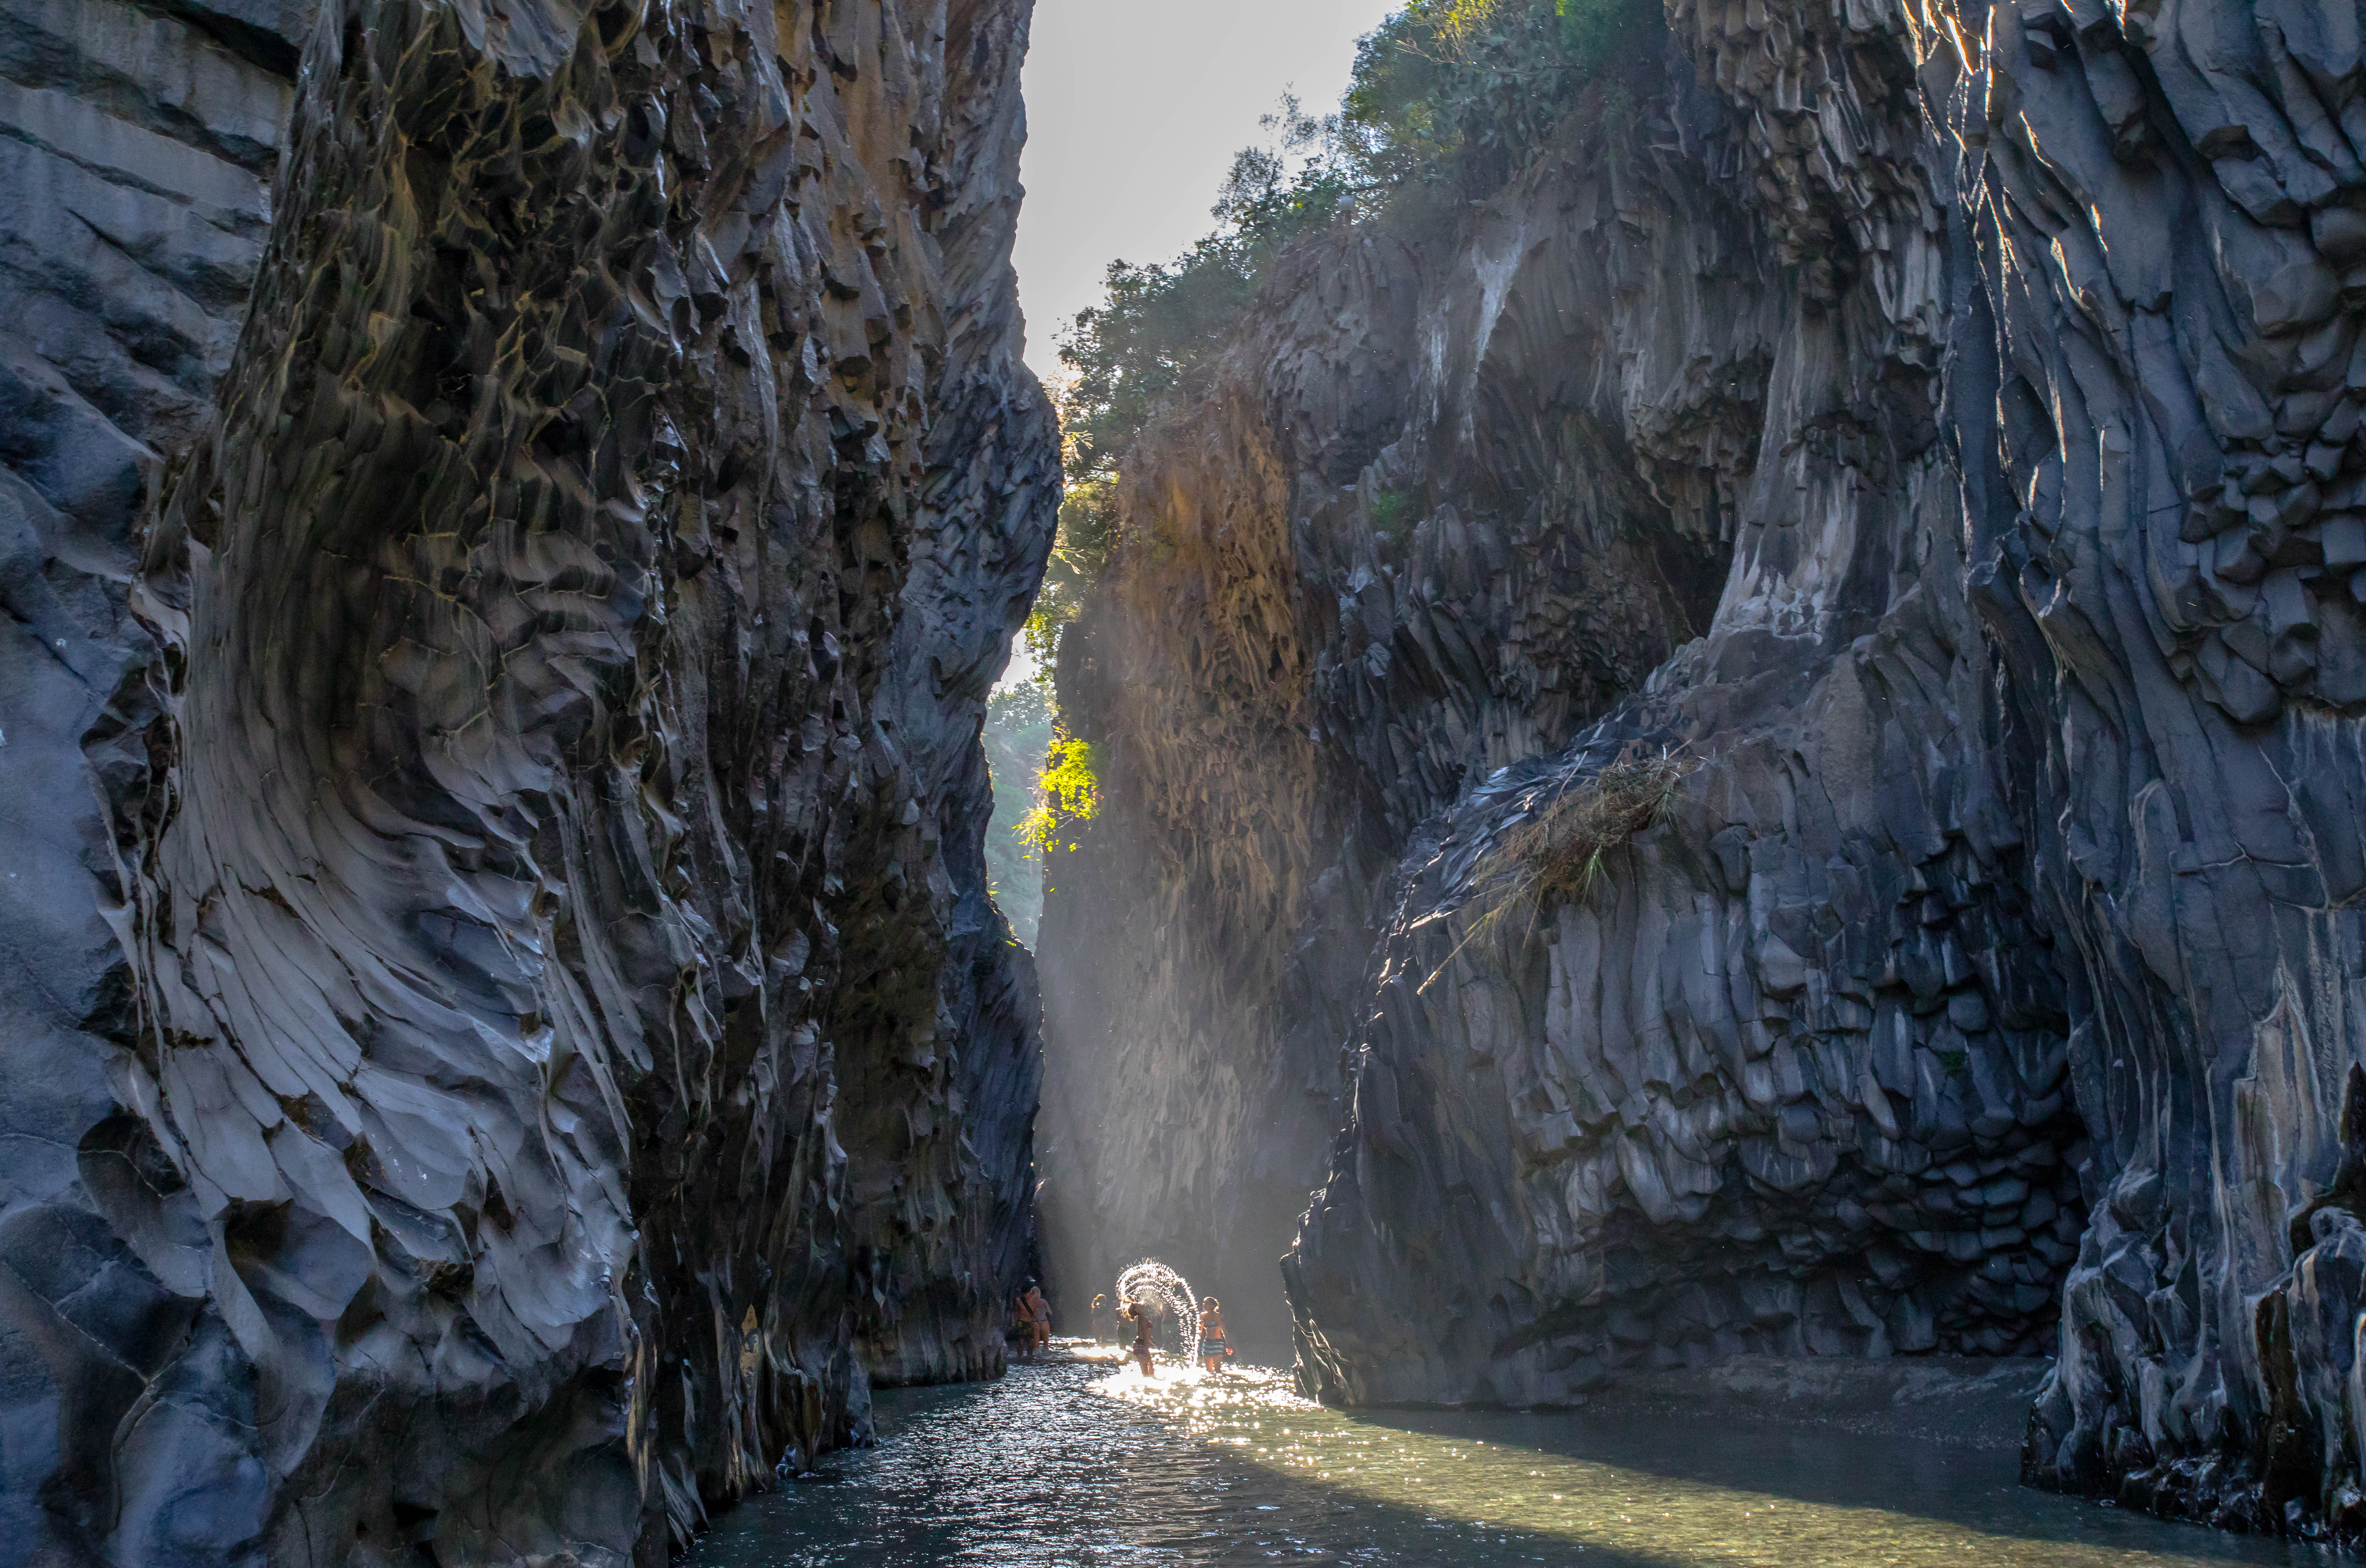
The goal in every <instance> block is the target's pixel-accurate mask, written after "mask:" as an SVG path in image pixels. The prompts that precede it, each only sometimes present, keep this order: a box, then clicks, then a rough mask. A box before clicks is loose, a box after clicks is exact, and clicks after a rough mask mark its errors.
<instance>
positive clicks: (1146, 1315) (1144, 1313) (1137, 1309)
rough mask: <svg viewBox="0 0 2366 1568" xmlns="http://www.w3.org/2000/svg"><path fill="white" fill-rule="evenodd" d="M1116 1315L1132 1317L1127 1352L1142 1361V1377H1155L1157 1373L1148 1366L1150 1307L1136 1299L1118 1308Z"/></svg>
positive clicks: (1122, 1317)
mask: <svg viewBox="0 0 2366 1568" xmlns="http://www.w3.org/2000/svg"><path fill="white" fill-rule="evenodd" d="M1117 1315H1118V1316H1119V1317H1120V1318H1121V1319H1124V1318H1129V1317H1130V1318H1132V1319H1133V1348H1132V1350H1130V1351H1128V1352H1127V1354H1128V1355H1130V1356H1132V1358H1133V1359H1135V1360H1137V1361H1139V1362H1141V1363H1142V1375H1143V1376H1144V1377H1146V1378H1155V1377H1156V1376H1157V1375H1158V1374H1157V1373H1156V1372H1155V1371H1152V1370H1151V1366H1150V1309H1149V1308H1147V1307H1145V1306H1144V1305H1143V1304H1142V1303H1141V1301H1140V1300H1139V1299H1136V1300H1134V1301H1130V1302H1128V1303H1125V1305H1123V1306H1121V1307H1120V1308H1118V1309H1117Z"/></svg>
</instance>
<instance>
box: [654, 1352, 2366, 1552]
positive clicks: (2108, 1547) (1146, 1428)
mask: <svg viewBox="0 0 2366 1568" xmlns="http://www.w3.org/2000/svg"><path fill="white" fill-rule="evenodd" d="M1159 1371H1160V1374H1161V1375H1160V1377H1159V1378H1158V1379H1157V1381H1156V1382H1147V1383H1146V1382H1144V1380H1143V1379H1142V1377H1141V1375H1140V1374H1139V1373H1137V1372H1135V1371H1132V1370H1131V1369H1127V1370H1122V1371H1121V1370H1119V1369H1117V1368H1116V1367H1115V1366H1114V1365H1113V1364H1111V1363H1110V1362H1107V1361H1100V1362H1068V1363H1054V1364H1049V1365H1044V1366H1035V1367H1030V1366H1020V1367H1015V1368H1013V1369H1012V1371H1011V1373H1010V1375H1009V1376H1008V1377H1007V1378H1005V1379H1003V1380H1002V1381H1001V1382H992V1383H973V1384H966V1385H962V1386H958V1387H952V1388H940V1389H921V1390H905V1391H898V1392H895V1393H886V1394H883V1395H881V1397H880V1400H879V1404H878V1408H877V1412H876V1420H877V1426H878V1430H879V1437H880V1440H879V1444H878V1446H877V1447H876V1448H873V1449H867V1450H855V1451H851V1452H847V1453H842V1454H838V1455H835V1456H832V1457H831V1458H830V1459H829V1460H828V1461H826V1462H825V1464H824V1466H823V1468H822V1470H821V1471H820V1472H818V1473H816V1474H812V1475H808V1476H806V1477H805V1478H803V1479H801V1480H798V1481H795V1482H793V1483H786V1484H784V1485H783V1486H782V1487H780V1488H779V1489H777V1490H775V1491H773V1492H772V1493H770V1494H767V1495H761V1496H759V1497H756V1498H752V1499H750V1500H749V1502H747V1503H745V1504H743V1505H741V1506H738V1508H735V1509H733V1510H731V1511H730V1512H728V1513H727V1514H725V1515H724V1516H722V1517H721V1518H720V1519H718V1520H717V1521H716V1526H715V1529H714V1530H713V1531H712V1532H711V1533H710V1534H709V1535H707V1536H706V1537H705V1538H704V1540H702V1541H701V1542H700V1544H699V1545H698V1547H697V1549H696V1550H695V1551H693V1553H692V1555H691V1557H690V1559H689V1563H690V1568H840V1565H845V1568H885V1565H890V1564H893V1565H897V1568H903V1565H911V1568H933V1565H936V1564H966V1563H977V1564H1014V1565H1022V1564H1023V1565H1026V1568H1036V1565H1042V1564H1083V1565H1090V1568H1102V1565H1110V1568H1117V1565H1125V1568H1149V1565H1155V1564H1166V1563H1241V1564H1249V1563H1256V1564H1271V1563H1355V1564H1384V1563H1385V1564H1395V1563H1444V1564H1451V1565H1452V1568H1495V1565H1497V1564H1512V1563H1537V1562H1551V1563H1575V1564H1579V1565H1581V1568H1694V1565H1696V1564H1698V1565H1708V1564H1718V1565H1726V1564H1748V1565H1750V1568H1827V1565H1830V1568H1854V1565H1857V1564H1865V1565H1872V1564H1881V1565H1883V1568H1888V1565H1891V1564H1900V1565H1909V1568H1921V1565H1924V1564H1929V1565H1932V1568H1936V1565H1939V1564H1945V1565H1947V1568H2000V1565H2003V1564H2013V1565H2016V1568H2020V1565H2031V1568H2035V1565H2040V1564H2043V1565H2045V1568H2057V1565H2058V1568H2137V1565H2140V1564H2141V1565H2162V1568H2168V1565H2176V1564H2188V1563H2195V1564H2199V1563H2224V1562H2257V1563H2329V1562H2333V1561H2334V1559H2333V1558H2332V1557H2331V1555H2330V1554H2328V1553H2325V1552H2322V1551H2319V1550H2317V1549H2315V1548H2312V1547H2307V1546H2304V1545H2298V1544H2286V1543H2283V1542H2281V1541H2270V1540H2256V1539H2246V1538H2243V1537H2236V1536H2225V1535H2221V1534H2218V1533H2216V1532H2214V1531H2210V1530H2205V1529H2200V1528H2198V1527H2195V1526H2191V1525H2172V1524H2164V1523H2162V1522H2160V1521H2158V1520H2157V1519H2152V1518H2148V1517H2143V1516H2141V1515H2135V1514H2129V1513H2124V1512H2122V1511H2119V1510H2117V1509H2113V1508H2109V1507H2104V1506H2099V1505H2096V1504H2092V1503H2087V1502H2082V1501H2079V1500H2076V1499H2072V1498H2066V1497H2056V1496H2051V1495H2046V1494H2045V1493H2040V1492H2033V1491H2030V1490H2028V1489H2026V1488H2024V1487H2022V1486H2019V1485H2016V1484H2015V1483H2014V1464H2015V1459H2014V1455H2013V1453H2012V1451H2011V1450H2010V1449H2009V1448H1999V1447H1996V1446H1994V1445H1993V1444H1991V1445H1990V1446H1987V1447H1981V1446H1977V1445H1968V1444H1964V1443H1954V1442H1948V1441H1944V1440H1940V1439H1936V1438H1929V1437H1925V1438H1910V1437H1909V1438H1901V1437H1899V1436H1898V1435H1897V1434H1896V1433H1890V1434H1887V1435H1867V1434H1860V1433H1852V1432H1849V1431H1844V1430H1840V1429H1836V1428H1834V1427H1829V1426H1821V1427H1801V1426H1798V1425H1796V1424H1791V1425H1784V1424H1776V1423H1771V1422H1760V1421H1753V1420H1748V1419H1735V1418H1732V1417H1731V1416H1720V1417H1718V1418H1716V1419H1711V1420H1703V1419H1699V1418H1686V1417H1685V1416H1681V1415H1652V1414H1645V1415H1641V1416H1639V1415H1636V1414H1635V1413H1632V1412H1623V1413H1619V1414H1617V1415H1611V1414H1606V1413H1605V1414H1591V1415H1590V1414H1589V1413H1588V1412H1586V1411H1583V1410H1580V1411H1576V1412H1558V1413H1553V1414H1546V1415H1526V1414H1520V1413H1516V1412H1415V1411H1353V1412H1350V1411H1338V1410H1326V1409H1324V1408H1323V1407H1322V1406H1320V1405H1317V1404H1310V1403H1308V1402H1307V1401H1305V1400H1302V1399H1300V1398H1299V1397H1298V1396H1297V1394H1296V1393H1294V1392H1293V1391H1292V1389H1291V1386H1290V1379H1289V1376H1288V1374H1287V1373H1285V1372H1281V1371H1272V1370H1267V1369H1257V1368H1249V1369H1245V1370H1244V1371H1240V1372H1237V1373H1227V1374H1224V1375H1221V1376H1218V1377H1214V1378H1204V1377H1201V1376H1200V1375H1199V1374H1197V1373H1196V1372H1182V1373H1178V1372H1177V1371H1176V1370H1175V1369H1173V1368H1172V1367H1170V1366H1168V1365H1166V1364H1162V1365H1161V1366H1160V1368H1159Z"/></svg>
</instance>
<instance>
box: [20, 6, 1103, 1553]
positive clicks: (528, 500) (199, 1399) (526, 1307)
mask: <svg viewBox="0 0 2366 1568" xmlns="http://www.w3.org/2000/svg"><path fill="white" fill-rule="evenodd" d="M1027 19H1028V7H1027V6H1026V5H1025V3H1024V0H938V3H934V4H921V5H918V6H888V5H883V4H873V3H868V0H863V3H853V0H850V3H844V4H834V5H819V6H808V5H800V4H787V3H784V4H781V5H778V6H774V5H771V4H764V5H754V4H739V3H737V0H680V3H667V0H616V3H610V4H594V3H591V0H532V3H528V4H512V5H506V6H498V5H480V4H478V3H477V0H323V4H322V5H321V14H320V16H319V17H318V19H317V24H315V23H313V21H312V20H311V17H310V6H300V5H296V4H288V5H286V6H271V5H265V4H228V3H225V4H220V5H208V4H190V5H175V6H169V7H167V6H156V7H153V8H143V7H141V6H132V5H120V6H118V5H113V4H109V3H107V0H94V3H88V4H83V3H78V4H75V5H73V6H65V5H59V4H53V3H51V0H7V9H6V23H7V26H6V28H5V29H0V39H5V48H0V95H5V97H4V98H0V121H5V124H6V129H7V130H8V131H9V135H8V136H7V137H6V138H5V139H0V158H6V160H8V169H7V175H8V179H7V185H8V188H9V189H10V190H11V193H12V200H11V202H10V203H9V205H8V209H7V211H6V219H5V223H0V228H5V231H6V232H5V235H0V298H4V299H6V301H7V302H8V304H9V306H10V307H11V309H10V310H8V311H7V313H6V326H5V328H0V399H5V408H6V423H5V439H6V450H5V451H0V458H5V461H6V473H5V475H0V594H5V599H0V602H5V604H6V607H7V609H8V611H9V616H8V619H7V621H6V623H5V626H0V629H5V633H6V636H7V637H8V638H9V639H10V646H9V649H8V653H7V656H6V659H5V660H0V802H5V810H6V818H7V823H8V830H7V835H6V839H7V841H6V851H5V857H0V858H5V860H6V866H5V868H0V869H5V871H6V882H5V884H4V885H0V943H5V947H6V953H7V955H8V972H7V978H6V983H5V985H0V1010H5V1017H6V1022H7V1027H6V1035H5V1038H6V1044H5V1047H0V1050H5V1053H6V1074H5V1076H6V1080H7V1084H8V1088H7V1089H6V1090H5V1091H0V1116H5V1118H6V1128H7V1131H8V1134H9V1135H10V1148H11V1151H12V1152H11V1153H10V1154H9V1156H7V1158H6V1163H5V1170H6V1176H7V1179H8V1180H7V1186H6V1193H5V1197H0V1204H4V1205H5V1208H0V1298H5V1306H0V1360H5V1364H6V1368H7V1374H6V1378H5V1380H0V1386H5V1389H6V1393H5V1394H0V1400H5V1412H6V1414H5V1422H6V1432H7V1434H8V1437H7V1440H6V1444H5V1445H0V1456H5V1457H0V1466H5V1471H0V1478H4V1479H5V1485H0V1495H5V1497H6V1504H5V1505H0V1507H5V1511H6V1524H7V1529H6V1540H7V1543H8V1544H7V1545H6V1548H5V1549H0V1557H5V1558H6V1560H7V1561H10V1562H126V1563H129V1562H141V1563H159V1564H162V1563H181V1562H186V1563H191V1564H197V1563H204V1564H220V1563H234V1562H265V1561H272V1562H277V1561H294V1560H299V1559H300V1560H303V1561H308V1562H310V1561H319V1562H355V1563H370V1562H417V1561H422V1560H427V1561H435V1562H455V1563H456V1562H471V1563H476V1562H523V1561H526V1560H529V1559H531V1560H533V1561H537V1562H542V1561H549V1562H583V1563H619V1564H621V1563H625V1562H661V1561H663V1559H664V1557H665V1554H666V1552H667V1551H668V1550H669V1549H670V1547H671V1546H673V1545H675V1544H678V1543H679V1542H680V1541H681V1540H683V1539H685V1537H686V1535H687V1533H688V1531H689V1530H690V1529H693V1528H694V1526H695V1524H696V1523H697V1521H698V1520H699V1519H700V1518H701V1517H703V1514H704V1509H705V1508H706V1507H707V1506H711V1505H712V1504H714V1503H715V1502H717V1501H720V1500H723V1499H727V1498H728V1497H730V1496H733V1495H737V1494H738V1493H739V1492H740V1491H742V1490H744V1489H745V1488H747V1487H748V1486H749V1485H751V1484H756V1483H760V1482H761V1481H763V1480H764V1479H766V1478H767V1477H768V1476H769V1474H770V1472H772V1468H773V1466H774V1465H775V1463H776V1462H781V1461H787V1462H791V1463H801V1462H803V1461H804V1460H805V1459H806V1457H809V1456H810V1455H811V1454H812V1453H814V1452H815V1451H817V1450H819V1449H821V1448H824V1447H828V1446H831V1445H834V1444H837V1443H840V1442H844V1441H847V1440H849V1439H851V1438H859V1437H861V1436H862V1435H863V1434H864V1433H865V1432H866V1431H867V1427H868V1415H867V1411H868V1399H869V1389H870V1388H871V1387H872V1386H873V1384H874V1383H875V1382H909V1381H926V1380H934V1379H942V1378H950V1377H960V1376H970V1375H979V1374H984V1373H991V1372H995V1371H999V1369H1000V1367H1001V1363H1002V1355H1003V1349H1002V1340H1001V1333H1000V1329H1001V1304H1002V1302H1003V1301H1004V1300H1005V1299H1006V1296H1007V1292H1008V1290H1009V1289H1010V1288H1011V1286H1012V1284H1013V1283H1014V1281H1015V1280H1017V1279H1018V1278H1019V1277H1020V1275H1021V1274H1023V1272H1024V1270H1025V1269H1026V1267H1027V1258H1028V1255H1029V1249H1030V1248H1031V1245H1032V1234H1031V1232H1032V1215H1031V1186H1032V1181H1033V1176H1032V1168H1031V1160H1032V1152H1031V1138H1032V1134H1031V1125H1032V1113H1033V1104H1034V1100H1035V1094H1036V1081H1037V1077H1038V1074H1039V1071H1040V1068H1039V1057H1038V1053H1037V1047H1036V1043H1035V1038H1034V1016H1035V1001H1034V995H1033V976H1032V973H1031V967H1030V965H1029V964H1028V961H1027V959H1026V957H1025V954H1024V952H1023V950H1021V949H1019V948H1018V947H1016V946H1015V945H1014V944H1013V943H1012V942H1011V941H1010V940H1009V936H1008V930H1007V928H1006V927H1005V926H1004V924H1003V923H1002V921H1001V919H1000V917H999V916H998V915H997V913H996V911H995V910H994V908H993V907H992V904H991V902H990V901H989V899H988V897H987V896H986V879H985V869H984V861H983V853H982V834H983V832H984V830H985V827H986V820H987V815H988V812H989V810H990V806H991V798H990V791H989V785H988V781H987V777H986V767H985V761H984V757H983V755H982V752H981V751H980V749H979V745H978V729H979V724H980V719H981V716H982V712H983V704H984V699H985V695H986V689H987V687H988V686H989V685H990V683H991V682H992V681H993V679H994V678H995V676H996V674H997V672H998V671H999V670H1000V668H1001V666H1002V664H1003V661H1004V660H1005V659H1006V657H1007V655H1008V647H1009V639H1010V637H1011V634H1012V632H1013V631H1014V629H1015V628H1016V626H1017V625H1018V624H1019V622H1020V619H1021V618H1023V615H1024V614H1025V611H1026V606H1027V604H1028V602H1029V600H1030V599H1031V595H1032V593H1033V591H1034V587H1035V584H1036V582H1037V581H1038V580H1039V578H1040V576H1041V573H1042V564H1043V560H1044V557H1045V553H1046V551H1047V549H1048V547H1049V544H1050V529H1051V518H1052V513H1053V507H1054V505H1055V503H1056V499H1057V490H1058V479H1057V473H1056V448H1055V443H1054V441H1053V433H1052V422H1051V417H1050V411H1049V409H1048V407H1047V405H1046V404H1045V402H1044V400H1043V399H1042V394H1041V393H1040V391H1039V390H1038V389H1037V388H1036V387H1035V385H1034V382H1033V380H1032V378H1031V377H1030V376H1028V374H1027V373H1026V372H1025V370H1024V369H1023V368H1022V367H1020V363H1019V359H1018V354H1019V348H1020V321H1019V316H1018V311H1017V307H1016V299H1015V291H1014V287H1013V282H1012V278H1011V275H1010V271H1009V266H1008V254H1009V245H1010V238H1011V230H1012V224H1013V221H1014V219H1015V216H1016V211H1017V201H1018V194H1019V193H1018V186H1017V183H1016V168H1017V159H1018V152H1019V147H1020V141H1021V140H1022V137H1023V121H1022V117H1021V110H1020V102H1019V96H1018V73H1019V68H1020V61H1021V58H1022V56H1023V53H1024V49H1025V41H1026V26H1027ZM299 58H300V62H301V65H300V72H299ZM291 107H292V119H291V118H290V112H291ZM283 143H284V154H283ZM275 167H276V180H275ZM28 192H29V193H32V195H33V197H34V199H33V200H32V201H30V202H26V201H24V200H22V199H21V197H22V196H23V195H24V194H25V193H28ZM143 513H144V514H145V517H146V522H145V524H144V525H141V518H142V514H143Z"/></svg>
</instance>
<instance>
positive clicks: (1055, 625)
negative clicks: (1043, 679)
mask: <svg viewBox="0 0 2366 1568" xmlns="http://www.w3.org/2000/svg"><path fill="white" fill-rule="evenodd" d="M1116 547H1117V479H1116V477H1115V476H1114V475H1113V474H1106V473H1093V474H1087V475H1084V476H1082V477H1071V478H1070V479H1069V480H1068V493H1067V495H1066V496H1065V498H1063V499H1062V501H1061V502H1060V521H1059V527H1058V532H1057V533H1056V534H1055V535H1054V536H1053V542H1052V558H1051V560H1050V561H1049V562H1048V563H1047V564H1046V565H1045V567H1044V569H1043V586H1042V588H1040V589H1038V590H1037V591H1036V593H1035V604H1034V607H1033V608H1032V609H1031V610H1030V611H1029V612H1028V613H1027V628H1026V632H1025V636H1026V638H1027V647H1028V649H1029V651H1030V652H1031V653H1032V654H1033V655H1034V656H1035V661H1036V663H1037V664H1038V665H1039V666H1041V667H1042V668H1043V669H1045V670H1049V669H1051V668H1052V667H1053V660H1054V659H1056V658H1057V657H1058V654H1059V651H1060V633H1061V632H1062V631H1063V630H1065V628H1066V626H1067V625H1068V623H1069V622H1071V621H1073V620H1075V619H1076V616H1077V615H1078V614H1079V613H1081V612H1082V611H1083V609H1084V607H1085V598H1086V595H1087V594H1089V593H1090V592H1092V590H1093V584H1095V583H1097V582H1098V581H1100V580H1101V573H1102V571H1103V570H1106V569H1107V568H1108V566H1109V559H1110V553H1111V552H1112V551H1113V550H1115V549H1116Z"/></svg>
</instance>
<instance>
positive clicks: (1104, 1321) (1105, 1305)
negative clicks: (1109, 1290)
mask: <svg viewBox="0 0 2366 1568" xmlns="http://www.w3.org/2000/svg"><path fill="white" fill-rule="evenodd" d="M1091 1316H1092V1320H1093V1343H1095V1344H1096V1345H1099V1344H1106V1343H1112V1342H1114V1341H1115V1340H1116V1338H1117V1333H1118V1325H1117V1317H1116V1314H1113V1313H1111V1312H1110V1299H1109V1297H1107V1296H1105V1295H1101V1296H1095V1297H1094V1298H1093V1304H1092V1309H1091Z"/></svg>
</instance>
